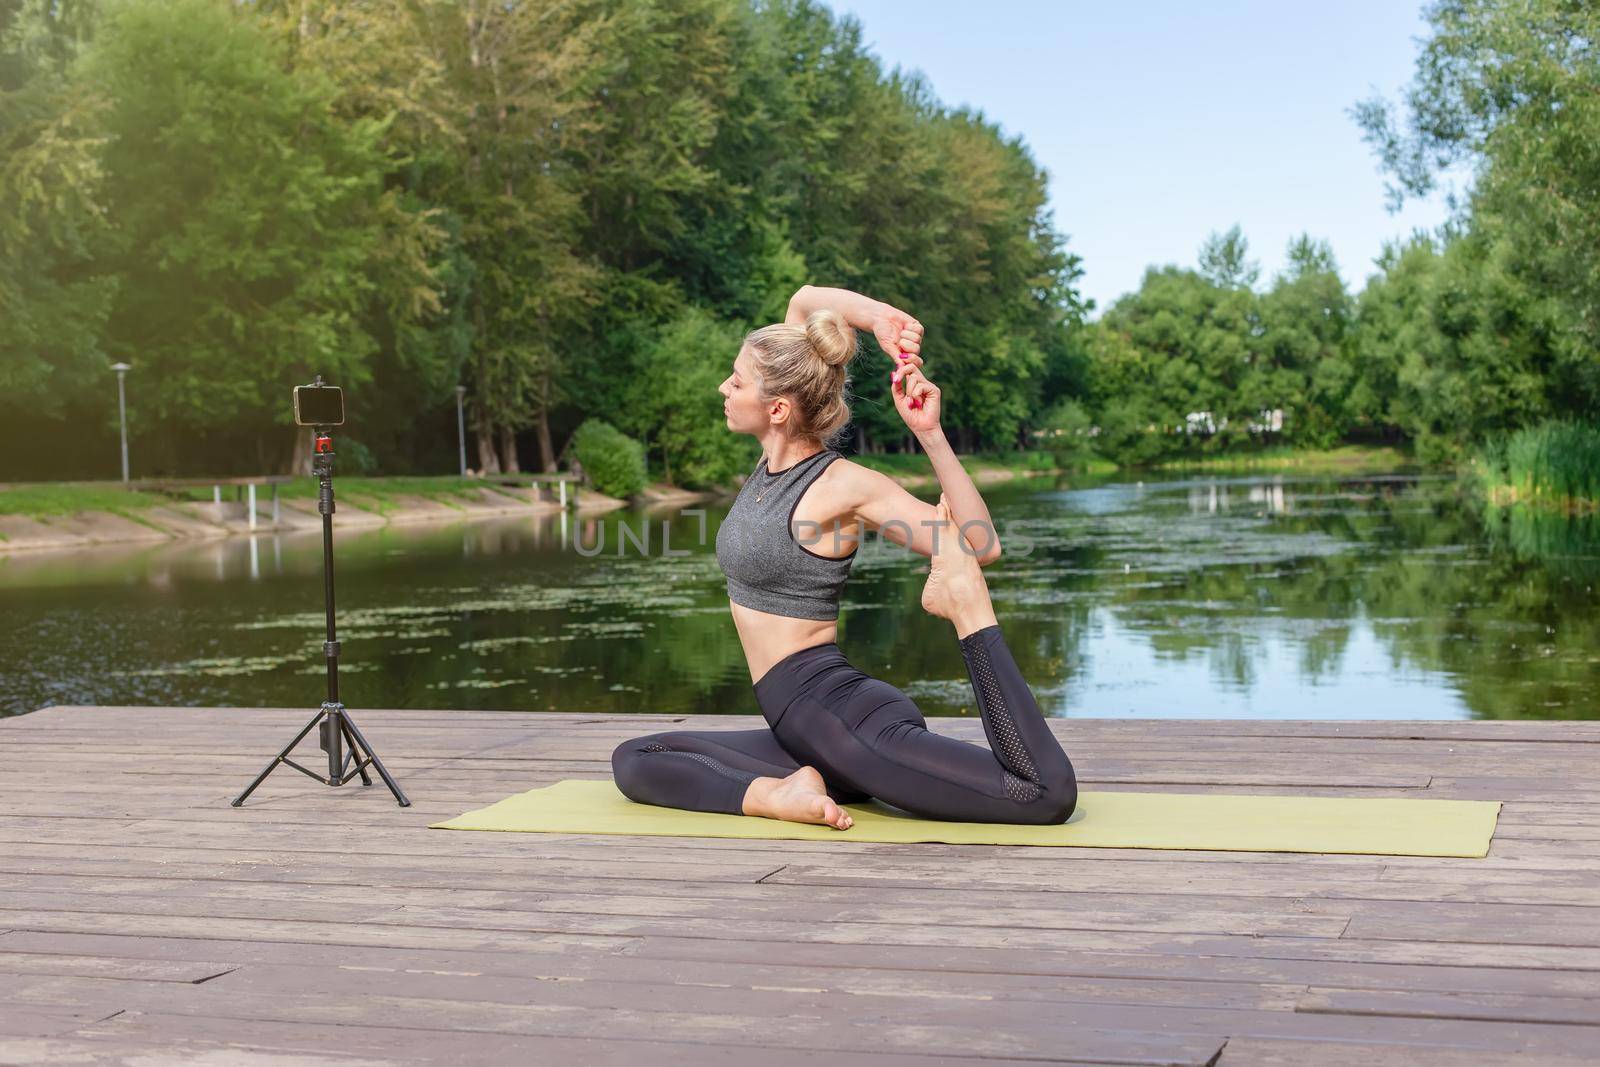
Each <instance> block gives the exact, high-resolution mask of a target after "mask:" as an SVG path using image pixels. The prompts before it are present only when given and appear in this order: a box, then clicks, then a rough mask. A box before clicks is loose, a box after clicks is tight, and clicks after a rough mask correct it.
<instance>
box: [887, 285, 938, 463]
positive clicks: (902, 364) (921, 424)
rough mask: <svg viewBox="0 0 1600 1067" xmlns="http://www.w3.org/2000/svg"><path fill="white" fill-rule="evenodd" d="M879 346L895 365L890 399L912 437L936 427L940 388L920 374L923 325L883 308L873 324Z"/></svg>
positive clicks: (904, 315)
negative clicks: (912, 434) (891, 398)
mask: <svg viewBox="0 0 1600 1067" xmlns="http://www.w3.org/2000/svg"><path fill="white" fill-rule="evenodd" d="M872 335H873V337H875V338H877V341H878V345H879V347H881V348H882V349H883V350H884V352H886V353H888V355H889V356H890V357H892V358H893V359H894V361H895V369H894V372H893V373H892V374H890V376H889V395H890V396H891V397H893V398H894V406H895V410H896V411H898V412H900V417H901V418H902V419H904V420H905V423H906V426H908V427H909V428H910V429H911V431H912V432H913V433H927V432H930V431H932V430H936V429H938V427H939V387H938V386H937V385H934V384H933V383H932V382H930V381H929V380H928V379H927V378H926V377H925V376H924V375H923V373H922V356H921V355H920V354H919V353H920V352H921V350H922V323H920V322H918V321H917V320H916V319H914V318H912V317H911V316H910V315H907V314H906V313H905V312H903V311H900V310H898V309H896V308H892V307H887V306H886V307H885V309H884V310H883V311H882V312H881V313H880V314H879V315H878V318H877V321H875V322H874V323H873V324H872Z"/></svg>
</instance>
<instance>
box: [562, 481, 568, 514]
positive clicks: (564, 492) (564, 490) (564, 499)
mask: <svg viewBox="0 0 1600 1067" xmlns="http://www.w3.org/2000/svg"><path fill="white" fill-rule="evenodd" d="M566 509H567V483H566V481H565V480H563V481H562V482H561V510H562V511H565V510H566Z"/></svg>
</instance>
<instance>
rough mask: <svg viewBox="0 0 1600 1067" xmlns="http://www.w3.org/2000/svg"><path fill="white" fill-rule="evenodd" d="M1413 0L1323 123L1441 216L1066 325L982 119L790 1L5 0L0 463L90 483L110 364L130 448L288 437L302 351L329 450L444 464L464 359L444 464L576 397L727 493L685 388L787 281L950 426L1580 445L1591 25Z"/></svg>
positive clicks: (872, 423) (1230, 439) (1025, 181)
mask: <svg viewBox="0 0 1600 1067" xmlns="http://www.w3.org/2000/svg"><path fill="white" fill-rule="evenodd" d="M1427 15H1428V18H1429V20H1430V21H1431V24H1432V27H1433V33H1432V36H1431V37H1430V38H1429V39H1428V40H1427V41H1425V42H1424V44H1423V50H1422V54H1421V56H1420V57H1419V59H1418V62H1417V67H1416V70H1417V73H1416V76H1415V79H1414V82H1413V84H1412V85H1411V86H1410V87H1409V88H1408V89H1407V90H1406V91H1405V93H1404V96H1403V99H1402V100H1401V101H1400V102H1399V103H1398V104H1391V103H1389V102H1387V101H1384V100H1382V99H1376V100H1372V101H1367V102H1365V103H1361V104H1358V105H1357V106H1356V107H1355V108H1354V109H1353V115H1354V118H1355V120H1356V121H1357V122H1358V123H1359V124H1360V126H1361V127H1362V129H1363V130H1364V131H1365V133H1366V136H1367V138H1368V140H1369V142H1370V143H1371V144H1372V146H1373V148H1374V150H1375V151H1376V153H1377V154H1378V157H1379V159H1380V160H1381V162H1382V165H1383V166H1384V168H1385V170H1386V171H1387V173H1388V174H1390V175H1391V176H1392V178H1393V181H1394V186H1393V188H1392V190H1391V192H1392V195H1393V197H1394V198H1395V199H1396V200H1397V201H1398V200H1403V199H1404V198H1405V197H1406V196H1408V195H1420V194H1423V193H1426V192H1427V191H1428V190H1430V189H1431V188H1432V187H1433V185H1434V183H1435V182H1437V181H1438V180H1439V175H1440V174H1441V173H1443V171H1444V170H1445V169H1447V168H1449V167H1450V166H1451V165H1452V164H1456V163H1469V164H1471V168H1472V171H1473V174H1472V181H1471V187H1470V190H1469V192H1468V195H1467V196H1466V197H1465V199H1464V200H1463V201H1462V202H1461V204H1460V209H1459V211H1458V212H1457V215H1456V217H1455V218H1454V219H1453V220H1452V221H1451V223H1450V224H1449V225H1447V226H1445V227H1443V228H1441V230H1440V232H1438V233H1436V234H1431V235H1423V234H1418V235H1414V236H1413V237H1411V238H1409V239H1406V240H1401V241H1396V242H1394V243H1392V244H1391V245H1390V246H1388V247H1387V248H1386V249H1385V250H1384V252H1383V254H1382V255H1381V256H1380V257H1379V259H1378V260H1377V261H1376V263H1375V266H1376V268H1377V270H1376V273H1374V274H1372V275H1371V276H1370V277H1367V278H1366V279H1365V282H1364V285H1362V287H1361V288H1360V289H1359V290H1357V291H1352V290H1351V289H1350V288H1349V287H1347V285H1346V284H1345V282H1344V281H1343V280H1342V279H1341V275H1340V273H1339V269H1338V266H1339V265H1338V264H1336V263H1335V262H1334V260H1333V256H1332V254H1331V251H1330V249H1329V247H1328V245H1327V243H1326V242H1323V241H1320V240H1317V239H1315V238H1313V237H1312V236H1310V235H1305V236H1301V237H1299V238H1297V239H1295V240H1294V241H1293V242H1291V244H1290V247H1289V249H1288V252H1287V257H1286V263H1287V265H1286V267H1285V269H1284V270H1283V271H1282V272H1281V273H1280V274H1278V275H1277V276H1275V277H1273V278H1271V279H1266V280H1263V279H1262V277H1261V272H1260V270H1259V267H1258V266H1257V265H1256V263H1255V262H1254V261H1253V260H1252V259H1251V253H1250V249H1249V246H1248V243H1247V241H1246V238H1245V235H1244V234H1243V233H1242V232H1241V231H1240V229H1239V228H1238V227H1234V228H1233V229H1231V230H1229V231H1227V232H1225V233H1218V234H1215V235H1213V237H1212V238H1211V239H1210V240H1209V241H1208V242H1207V243H1206V245H1205V246H1204V247H1203V248H1202V249H1200V250H1199V256H1198V261H1197V263H1196V264H1195V266H1194V267H1192V268H1185V267H1178V266H1163V267H1154V268H1151V269H1150V270H1149V271H1148V272H1147V274H1146V276H1145V278H1144V280H1143V283H1142V285H1141V286H1140V288H1139V289H1138V290H1137V291H1136V292H1133V293H1130V294H1128V295H1126V296H1125V297H1123V298H1122V299H1120V300H1118V301H1117V302H1116V303H1115V304H1113V306H1111V307H1110V308H1108V309H1107V310H1106V311H1105V313H1104V315H1103V316H1101V317H1100V319H1099V320H1098V321H1096V322H1093V323H1088V322H1086V317H1087V312H1088V311H1089V310H1090V309H1088V308H1087V307H1086V306H1085V304H1084V302H1083V301H1081V300H1080V298H1079V295H1078V293H1077V291H1076V289H1075V282H1076V280H1077V278H1078V277H1079V276H1080V268H1079V262H1078V260H1077V257H1075V256H1074V255H1072V254H1071V253H1069V252H1068V251H1067V250H1066V248H1065V242H1064V239H1063V238H1062V237H1061V235H1060V234H1059V233H1058V232H1057V231H1056V229H1055V227H1054V220H1053V218H1052V217H1051V214H1050V212H1049V210H1048V209H1047V207H1046V188H1045V174H1044V172H1043V171H1042V170H1041V169H1040V167H1039V166H1038V165H1037V164H1036V163H1035V162H1034V161H1033V159H1032V158H1031V156H1030V154H1029V152H1028V150H1027V148H1026V146H1025V145H1024V144H1023V143H1022V141H1021V140H1020V139H1018V138H1007V137H1005V136H1003V135H1002V133H1001V132H1000V131H999V130H998V129H997V128H996V127H995V126H994V125H992V124H990V123H988V122H987V121H985V120H984V118H983V117H982V115H981V114H974V113H972V112H970V111H967V110H959V109H956V110H953V109H950V108H947V107H944V106H943V105H941V104H940V103H939V102H938V101H937V100H936V99H935V98H934V96H933V95H932V92H931V90H930V89H929V87H928V86H927V84H926V83H925V82H924V81H922V80H921V78H920V76H907V75H904V74H902V73H900V72H898V71H895V72H886V71H884V70H883V68H882V66H881V64H880V63H879V62H878V60H877V59H876V58H875V57H873V56H872V55H871V54H870V53H869V52H867V51H866V50H865V48H864V46H863V45H862V42H861V36H860V30H859V27H858V25H857V24H856V23H855V22H853V21H852V20H850V19H841V18H837V17H835V16H834V15H833V14H832V13H831V12H830V11H829V10H828V9H827V8H826V7H824V6H822V4H821V3H819V2H817V0H509V2H500V0H497V2H491V0H255V2H253V3H230V2H229V0H0V425H4V426H6V427H7V429H6V431H5V432H6V439H5V445H6V447H5V448H4V449H3V450H0V477H45V476H58V477H59V476H77V477H85V476H94V475H99V476H105V475H107V474H109V473H111V472H112V471H113V470H114V466H113V463H114V456H115V446H114V444H113V443H112V442H113V441H114V434H115V426H116V423H115V407H114V404H115V395H114V384H113V382H112V379H111V376H110V375H109V373H108V372H107V370H106V366H107V364H108V363H109V362H110V361H113V360H125V361H127V362H129V363H132V364H133V365H134V368H135V369H134V371H133V372H132V374H131V375H130V376H129V379H128V388H129V400H130V421H131V424H132V429H133V436H134V445H135V448H134V451H135V455H136V457H137V458H136V461H135V469H136V473H140V474H154V473H162V472H175V473H199V472H201V471H204V472H208V473H210V472H218V473H221V472H226V471H235V470H251V471H258V470H262V469H282V468H286V467H293V466H295V464H296V457H295V455H294V453H293V450H294V448H295V446H296V444H302V445H303V442H304V437H303V435H296V434H294V433H293V432H292V431H291V430H290V428H289V427H288V425H287V422H288V412H287V410H286V409H287V403H286V396H287V387H288V385H290V384H293V383H296V382H300V381H305V380H308V379H309V378H310V376H311V375H312V374H313V373H316V372H321V373H324V374H326V375H328V376H329V377H330V378H331V379H332V380H335V381H337V382H339V383H341V384H344V385H345V386H346V387H347V389H348V392H349V400H350V410H351V424H352V425H351V433H350V434H349V435H348V437H347V438H346V439H345V441H344V443H343V445H342V452H341V455H342V456H343V457H344V462H345V465H346V466H347V467H353V468H355V469H358V470H359V469H363V468H365V469H379V470H382V471H384V472H394V473H401V472H425V471H433V472H437V471H446V470H450V469H451V468H452V467H453V454H454V412H453V402H454V390H455V386H456V385H457V383H461V384H464V385H465V386H466V388H467V406H468V421H469V425H470V433H471V436H472V438H473V441H472V456H471V462H472V464H473V465H474V466H477V467H480V468H483V469H487V470H491V471H492V470H499V469H517V468H519V467H533V468H542V469H548V468H550V467H551V466H552V465H554V464H556V463H557V462H558V461H559V459H560V457H561V454H562V452H563V450H564V449H565V448H566V447H567V446H568V443H569V442H570V441H571V439H572V435H573V431H574V430H575V428H576V427H577V426H578V425H579V424H581V423H582V422H583V421H584V420H585V419H589V418H596V419H601V420H604V421H605V422H606V423H608V424H610V425H612V426H614V427H616V428H618V429H620V430H621V431H623V432H624V433H626V434H628V435H631V436H632V437H633V438H635V439H637V440H638V441H640V442H642V443H643V445H644V447H645V449H646V451H647V454H648V456H649V458H650V462H651V465H652V467H653V468H654V469H655V470H656V472H658V473H660V474H663V475H664V476H666V477H667V478H669V479H670V480H672V481H675V482H678V483H680V484H687V485H702V484H709V483H714V482H725V481H726V480H727V479H728V478H729V477H731V476H733V475H735V474H737V473H740V472H741V471H742V470H743V469H745V468H747V467H748V463H749V461H750V459H751V458H753V453H750V452H749V442H748V441H747V440H744V439H737V438H733V437H731V436H730V435H728V434H727V433H726V432H725V431H724V430H723V429H722V425H723V423H722V417H721V400H720V397H719V396H718V395H717V392H716V386H717V384H718V382H720V381H721V379H722V378H723V377H724V376H725V374H726V373H727V367H728V364H729V363H730V362H731V359H732V355H733V353H734V352H735V350H736V348H737V344H738V341H739V338H740V337H741V336H742V334H743V333H744V332H745V331H746V330H747V329H749V328H751V327H752V326H756V325H760V324H763V323H766V322H770V321H774V320H777V319H779V318H781V316H782V314H783V310H784V306H785V303H786V301H787V300H788V297H789V296H790V295H791V294H792V293H793V291H794V290H795V288H797V287H798V286H799V285H800V284H802V283H804V282H814V283H818V284H828V285H839V286H844V287H848V288H853V289H858V290H860V291H863V292H866V293H868V294H869V295H871V296H873V297H876V298H879V299H882V300H885V301H888V302H891V303H893V304H896V305H898V306H901V307H903V308H905V309H907V310H909V311H911V312H912V313H913V314H915V315H917V316H918V317H919V318H920V319H921V320H922V321H923V323H924V324H925V325H926V327H927V330H928V350H927V354H928V356H929V358H930V368H929V369H930V375H931V376H932V377H933V378H934V380H936V381H937V382H938V383H939V384H940V386H941V388H942V390H943V392H944V396H945V415H944V420H945V424H946V427H947V429H948V431H949V432H950V434H951V436H952V438H953V439H954V440H955V442H956V444H957V447H958V448H959V449H961V450H963V451H968V450H973V449H977V448H1009V447H1015V446H1019V445H1026V444H1028V443H1030V441H1032V440H1033V435H1034V434H1035V433H1037V432H1041V431H1043V432H1045V434H1046V435H1047V436H1045V438H1044V440H1045V441H1047V442H1049V443H1051V444H1052V445H1053V446H1055V447H1058V448H1063V449H1065V451H1066V452H1067V453H1070V454H1073V455H1080V456H1081V455H1086V454H1087V450H1088V449H1089V448H1092V449H1093V451H1094V452H1097V453H1099V454H1100V455H1103V456H1105V457H1107V458H1111V459H1114V460H1117V461H1120V462H1133V463H1137V462H1152V461H1158V460H1162V459H1166V458H1171V457H1173V456H1176V455H1182V454H1185V453H1206V452H1217V451H1222V450H1237V449H1248V448H1253V447H1258V446H1260V445H1264V444H1274V445H1290V446H1299V447H1326V446H1328V445H1331V444H1334V443H1336V442H1339V441H1342V440H1350V439H1369V440H1372V439H1378V440H1388V441H1401V440H1404V441H1409V442H1412V443H1414V444H1415V446H1416V448H1417V451H1418V453H1419V454H1420V455H1421V456H1422V458H1424V459H1425V460H1428V461H1430V462H1449V461H1453V460H1458V459H1460V458H1462V457H1463V456H1465V455H1467V454H1469V453H1470V452H1471V451H1473V450H1474V449H1477V448H1479V447H1480V446H1481V445H1483V444H1484V443H1485V442H1490V443H1491V452H1494V454H1495V455H1499V454H1500V452H1503V451H1504V449H1503V448H1501V449H1500V451H1498V452H1496V451H1494V447H1495V446H1493V444H1492V443H1493V442H1496V441H1498V442H1502V443H1503V442H1505V441H1506V440H1508V439H1509V438H1508V435H1510V434H1511V433H1513V432H1515V431H1518V430H1520V429H1522V428H1524V427H1530V426H1538V425H1541V424H1544V423H1546V422H1547V421H1548V422H1550V423H1551V424H1552V425H1554V424H1557V423H1559V424H1560V425H1563V426H1571V427H1576V428H1577V429H1576V430H1574V431H1572V432H1575V433H1577V434H1579V435H1580V436H1581V435H1582V434H1584V433H1586V432H1590V430H1586V429H1585V428H1586V427H1587V428H1591V429H1592V428H1593V427H1594V426H1595V423H1596V420H1597V418H1600V207H1597V206H1596V205H1600V155H1597V154H1596V152H1595V151H1594V146H1595V145H1597V144H1600V56H1597V54H1596V52H1595V49H1594V47H1593V42H1594V41H1595V40H1596V39H1600V9H1596V8H1595V7H1594V6H1593V5H1578V4H1571V3H1567V2H1564V0H1528V2H1527V3H1521V4H1516V5H1511V4H1506V3H1503V2H1492V0H1439V2H1435V3H1434V4H1432V5H1431V6H1430V7H1429V9H1428V11H1427ZM888 369H889V368H888V361H887V359H886V358H885V357H884V356H883V355H882V354H881V353H879V352H877V351H876V349H875V348H871V347H869V348H868V350H867V351H866V353H865V354H864V356H863V357H862V359H861V360H860V362H858V363H857V364H856V365H855V366H854V368H853V383H852V393H853V401H854V403H853V407H854V414H855V422H854V424H853V425H852V427H851V428H850V430H849V435H850V436H849V438H848V439H847V441H846V442H845V443H846V444H847V445H853V446H854V447H855V448H857V449H861V450H869V451H879V450H885V449H887V450H896V449H900V448H905V447H911V443H910V442H909V441H908V440H907V438H906V436H905V435H904V433H903V428H902V427H901V426H900V425H899V420H898V418H897V416H896V415H895V413H894V410H893V407H892V405H891V404H890V403H888V402H887V397H886V396H885V389H886V385H887V378H888V375H887V373H886V372H887V370H888ZM1593 432H1595V433H1597V434H1600V431H1593ZM1562 433H1563V434H1565V436H1559V438H1557V437H1552V438H1551V439H1550V440H1551V441H1556V440H1558V439H1559V440H1562V441H1565V440H1570V439H1571V434H1570V433H1568V432H1567V431H1562Z"/></svg>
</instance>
